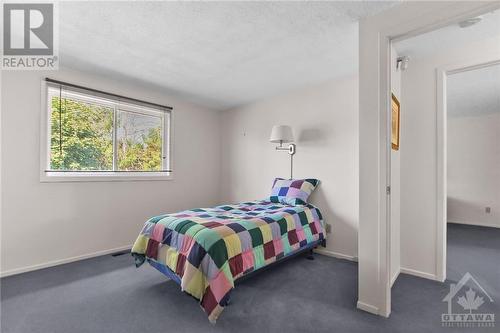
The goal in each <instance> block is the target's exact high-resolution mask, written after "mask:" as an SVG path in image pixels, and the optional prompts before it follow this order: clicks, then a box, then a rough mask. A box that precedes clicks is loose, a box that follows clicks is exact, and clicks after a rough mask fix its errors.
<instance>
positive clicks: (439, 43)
mask: <svg viewBox="0 0 500 333" xmlns="http://www.w3.org/2000/svg"><path fill="white" fill-rule="evenodd" d="M481 17H482V20H481V21H480V22H479V23H477V24H475V25H472V26H470V27H467V28H460V27H459V26H458V24H452V25H449V26H446V27H444V28H441V29H438V30H434V31H431V32H428V33H425V34H421V35H418V36H415V37H411V38H408V39H405V40H401V41H397V42H395V43H394V44H393V46H394V48H395V49H396V51H397V53H398V55H400V56H401V55H405V56H409V57H410V62H409V66H411V65H412V62H413V61H419V60H422V59H425V58H427V57H431V56H433V55H437V54H440V53H442V52H443V51H444V52H453V50H455V49H456V50H460V49H463V47H464V45H472V44H473V43H474V42H477V41H484V42H487V43H490V42H491V43H495V44H496V45H497V46H498V51H500V10H496V11H494V12H490V13H486V14H484V15H482V16H481ZM457 52H458V51H457ZM403 75H404V74H403ZM403 81H404V78H403ZM403 84H404V83H403ZM403 89H404V87H403ZM447 98H448V115H449V116H451V117H457V116H473V115H480V114H490V113H493V112H500V65H496V66H490V67H485V68H481V69H475V70H470V71H466V72H461V73H457V74H453V75H449V76H448V80H447Z"/></svg>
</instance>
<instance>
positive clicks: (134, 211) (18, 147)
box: [1, 70, 220, 274]
mask: <svg viewBox="0 0 500 333" xmlns="http://www.w3.org/2000/svg"><path fill="white" fill-rule="evenodd" d="M45 76H48V77H51V78H54V79H59V80H63V81H67V82H71V83H75V84H79V85H83V86H88V87H92V88H96V89H101V90H104V91H109V92H113V93H118V94H121V95H126V96H130V97H134V98H138V99H144V100H147V101H151V102H156V103H160V104H167V105H170V106H173V107H174V111H173V112H174V118H173V128H174V132H173V133H174V138H173V145H174V146H173V149H174V178H175V179H174V180H171V181H139V182H93V183H40V180H39V166H40V162H39V156H40V155H39V147H40V144H39V140H40V133H39V131H40V123H39V121H40V120H39V119H40V112H41V93H40V90H41V81H42V78H44V77H45ZM1 81H2V82H1V84H2V90H1V91H2V102H1V108H2V109H1V125H2V127H1V136H2V138H1V143H2V147H1V153H2V155H1V162H2V170H1V172H2V175H1V179H2V184H1V186H2V187H1V190H2V212H1V217H2V230H1V231H2V233H1V241H2V244H1V252H2V253H1V259H2V262H1V272H2V274H10V273H15V272H20V271H23V270H25V269H29V268H30V267H31V268H34V267H38V266H40V265H41V266H43V265H47V264H50V263H55V262H59V261H64V260H68V259H69V258H72V257H79V256H85V255H89V254H92V253H96V252H101V251H104V252H105V251H109V250H112V249H116V248H121V247H126V246H130V244H132V243H133V242H134V240H135V237H136V236H137V234H138V232H139V231H140V228H141V226H142V224H143V222H144V221H145V220H146V219H147V218H148V217H150V216H152V215H155V214H160V213H165V212H174V211H178V210H182V209H187V208H192V207H203V206H211V205H215V204H217V203H218V198H219V190H220V187H219V177H220V172H219V167H220V146H219V145H220V136H219V132H220V125H219V115H218V113H217V112H215V111H211V110H208V109H204V108H202V107H199V106H194V105H191V104H189V103H184V102H182V101H180V100H177V99H175V98H172V97H169V96H168V95H166V94H165V93H164V92H162V91H154V90H151V89H149V88H147V87H141V86H140V85H138V84H127V83H125V82H112V81H109V80H107V79H106V78H104V77H95V76H90V75H84V74H82V73H77V72H73V71H69V70H60V71H51V72H39V71H25V72H21V71H11V72H8V71H6V72H3V73H2V79H1Z"/></svg>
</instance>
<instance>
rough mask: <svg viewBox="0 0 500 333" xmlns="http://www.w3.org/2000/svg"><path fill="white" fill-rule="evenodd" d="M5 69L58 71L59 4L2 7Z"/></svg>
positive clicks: (2, 67)
mask: <svg viewBox="0 0 500 333" xmlns="http://www.w3.org/2000/svg"><path fill="white" fill-rule="evenodd" d="M2 12H3V13H2V18H3V24H2V29H3V33H2V37H3V42H2V62H1V69H2V70H34V69H35V70H36V69H38V70H51V69H58V67H59V57H58V42H59V40H58V37H59V36H58V33H57V32H58V29H57V28H58V27H57V23H58V19H57V18H58V16H57V14H58V12H57V3H41V2H40V3H14V2H4V3H3V5H2Z"/></svg>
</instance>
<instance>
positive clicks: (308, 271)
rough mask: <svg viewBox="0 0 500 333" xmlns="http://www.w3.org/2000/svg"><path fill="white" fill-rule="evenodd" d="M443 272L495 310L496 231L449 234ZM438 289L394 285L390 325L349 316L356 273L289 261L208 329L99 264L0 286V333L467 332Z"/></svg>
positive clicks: (151, 277) (139, 280)
mask: <svg viewBox="0 0 500 333" xmlns="http://www.w3.org/2000/svg"><path fill="white" fill-rule="evenodd" d="M448 233H449V241H448V244H449V245H448V246H449V261H448V266H449V269H448V272H449V278H450V280H452V281H457V280H458V279H460V277H461V276H462V274H463V273H464V272H466V271H470V272H471V273H472V274H473V275H474V276H475V277H476V278H477V279H478V280H479V281H480V282H481V283H482V284H483V287H484V288H485V289H487V291H488V292H489V293H490V295H491V296H492V297H493V298H494V299H495V300H496V301H497V303H496V304H494V305H491V306H490V308H488V309H487V308H486V307H485V308H484V309H483V308H481V310H485V311H486V310H491V311H494V312H495V313H496V315H497V328H496V329H487V328H481V329H479V330H477V331H480V332H493V331H495V332H498V327H500V322H499V320H500V308H499V307H498V305H497V304H498V303H500V262H499V260H500V229H491V228H479V227H469V226H459V225H451V226H449V228H448ZM448 288H449V287H448V284H441V283H438V282H433V281H429V280H425V279H420V278H416V277H412V276H408V275H401V276H400V278H399V279H398V280H397V282H396V284H395V286H394V288H393V301H392V303H393V313H392V315H391V317H390V318H389V319H384V318H381V317H378V316H374V315H371V314H368V313H366V312H363V311H360V310H357V309H356V294H357V265H356V263H354V262H350V261H345V260H338V259H334V258H330V257H325V256H321V255H316V260H314V261H309V260H307V259H305V258H304V256H299V257H296V258H293V259H290V260H289V261H288V262H285V263H283V264H281V265H277V266H276V267H274V268H271V269H269V270H266V271H263V272H262V273H260V274H257V275H255V276H254V277H252V278H250V279H248V280H246V281H243V282H242V283H241V284H239V285H238V287H237V289H236V290H235V292H233V298H232V302H231V305H230V306H229V307H228V308H226V310H225V311H224V312H223V313H222V315H221V318H219V320H218V322H217V324H216V325H215V326H213V325H211V324H209V322H208V320H207V318H206V316H205V314H204V312H203V311H202V310H201V308H200V307H199V306H198V304H197V302H196V301H195V300H194V299H193V298H191V297H190V296H188V295H186V294H183V293H182V292H180V291H179V287H178V286H177V285H176V284H175V283H174V282H172V281H165V279H164V278H163V276H162V275H161V274H160V273H158V272H157V271H156V270H154V269H152V268H151V267H149V266H147V265H144V266H143V267H141V268H140V269H136V268H135V267H134V266H133V260H132V258H131V257H130V256H128V255H124V256H119V257H112V256H103V257H99V258H94V259H89V260H84V261H80V262H76V263H72V264H67V265H62V266H58V267H53V268H48V269H43V270H39V271H36V272H31V273H25V274H21V275H17V276H13V277H7V278H4V279H2V280H1V292H2V294H1V305H2V308H1V315H2V317H1V331H2V332H4V333H14V332H15V333H35V332H43V333H59V332H61V333H63V332H64V333H67V332H72V333H78V332H95V333H98V332H103V333H104V332H106V333H113V332H117V333H118V332H119V333H127V332H236V331H238V332H279V331H281V332H455V331H457V332H468V330H467V329H463V328H460V329H456V328H442V327H441V323H440V318H441V313H443V312H445V311H446V304H445V303H443V302H441V299H442V298H443V297H444V296H445V295H446V294H447V293H448Z"/></svg>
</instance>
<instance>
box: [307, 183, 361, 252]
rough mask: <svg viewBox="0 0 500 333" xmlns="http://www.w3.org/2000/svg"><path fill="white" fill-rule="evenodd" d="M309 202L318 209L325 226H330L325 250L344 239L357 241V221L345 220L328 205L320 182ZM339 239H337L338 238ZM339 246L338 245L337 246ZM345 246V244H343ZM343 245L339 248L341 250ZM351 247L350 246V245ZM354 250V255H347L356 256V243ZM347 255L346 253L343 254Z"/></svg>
mask: <svg viewBox="0 0 500 333" xmlns="http://www.w3.org/2000/svg"><path fill="white" fill-rule="evenodd" d="M309 202H310V203H311V204H313V205H314V206H316V207H318V208H319V209H320V211H321V214H322V215H323V221H324V222H325V228H326V224H329V225H330V226H331V233H330V234H327V241H326V243H327V246H326V247H327V249H332V247H333V246H332V244H333V243H343V242H344V241H345V240H346V239H356V240H357V239H358V231H357V228H356V227H357V225H358V223H357V221H353V220H352V219H350V218H346V217H344V216H341V215H339V214H338V213H337V212H336V210H335V208H332V207H331V206H330V204H329V201H328V199H327V197H326V195H325V192H324V191H323V189H322V188H321V181H320V184H319V186H318V188H317V189H316V190H315V191H314V192H313V193H312V194H311V197H310V200H309ZM340 235H342V237H341V238H337V236H338V237H340ZM337 245H340V244H337ZM345 245H346V244H345ZM345 245H343V246H341V247H342V248H344V247H345ZM350 245H351V244H350ZM354 248H355V249H356V251H355V253H352V254H349V255H354V256H357V255H358V254H357V248H358V245H357V242H356V244H355V246H354ZM343 254H347V253H343Z"/></svg>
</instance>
